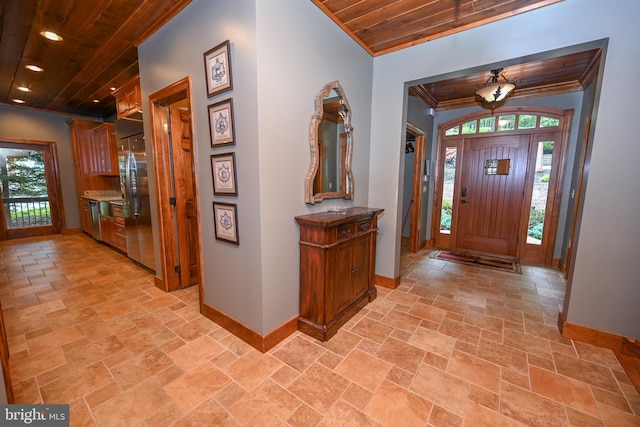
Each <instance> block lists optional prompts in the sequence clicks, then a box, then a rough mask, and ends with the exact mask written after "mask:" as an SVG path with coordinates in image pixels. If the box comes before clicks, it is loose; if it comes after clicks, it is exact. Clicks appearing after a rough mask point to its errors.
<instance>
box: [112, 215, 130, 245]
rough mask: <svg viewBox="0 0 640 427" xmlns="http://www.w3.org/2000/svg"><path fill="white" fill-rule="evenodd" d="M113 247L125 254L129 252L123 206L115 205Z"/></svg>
mask: <svg viewBox="0 0 640 427" xmlns="http://www.w3.org/2000/svg"><path fill="white" fill-rule="evenodd" d="M113 228H114V236H113V237H114V241H113V246H114V247H116V248H118V249H120V250H121V251H123V252H126V251H127V231H126V228H125V225H124V211H123V210H122V205H117V204H114V205H113Z"/></svg>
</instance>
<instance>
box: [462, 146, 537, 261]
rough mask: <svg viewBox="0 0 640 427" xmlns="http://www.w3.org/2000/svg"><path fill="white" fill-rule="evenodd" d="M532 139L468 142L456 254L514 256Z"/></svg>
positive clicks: (464, 156) (463, 173)
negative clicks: (460, 252)
mask: <svg viewBox="0 0 640 427" xmlns="http://www.w3.org/2000/svg"><path fill="white" fill-rule="evenodd" d="M528 148H529V135H506V136H491V137H486V138H475V139H469V140H465V143H464V148H463V155H462V159H461V160H462V162H461V175H460V177H461V179H460V183H459V185H457V186H456V191H458V196H459V216H458V218H459V223H458V233H457V239H456V249H458V250H471V251H478V252H488V253H492V254H498V255H506V256H516V254H517V250H518V242H519V239H518V230H519V227H520V218H521V216H522V206H523V202H524V184H525V179H526V172H527V157H528Z"/></svg>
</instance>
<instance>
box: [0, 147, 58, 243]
mask: <svg viewBox="0 0 640 427" xmlns="http://www.w3.org/2000/svg"><path fill="white" fill-rule="evenodd" d="M17 147H21V148H17ZM52 162H53V159H52V156H51V149H50V147H49V146H48V145H43V146H41V145H36V144H33V145H31V144H29V145H24V144H12V143H5V142H2V143H1V144H0V189H1V190H2V207H1V209H2V217H3V219H4V221H3V222H2V227H1V228H2V237H3V238H4V239H12V238H19V237H29V236H34V235H43V234H52V233H55V232H59V231H60V225H59V220H58V217H59V216H58V215H57V211H56V209H54V208H55V207H56V202H55V199H56V198H55V196H54V202H53V205H54V206H52V200H51V196H52V194H53V193H55V192H52V190H50V188H49V186H48V179H47V178H48V176H50V175H51V173H52V171H51V170H50V169H52V168H53V163H52Z"/></svg>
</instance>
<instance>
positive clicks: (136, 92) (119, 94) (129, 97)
mask: <svg viewBox="0 0 640 427" xmlns="http://www.w3.org/2000/svg"><path fill="white" fill-rule="evenodd" d="M113 96H115V98H116V110H117V113H118V119H131V120H142V96H141V95H140V77H139V76H136V77H134V78H133V79H131V80H129V81H128V82H127V83H125V84H124V85H122V87H121V88H119V89H117V90H116V91H114V92H113Z"/></svg>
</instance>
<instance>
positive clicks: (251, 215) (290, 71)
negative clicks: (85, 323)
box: [138, 0, 373, 334]
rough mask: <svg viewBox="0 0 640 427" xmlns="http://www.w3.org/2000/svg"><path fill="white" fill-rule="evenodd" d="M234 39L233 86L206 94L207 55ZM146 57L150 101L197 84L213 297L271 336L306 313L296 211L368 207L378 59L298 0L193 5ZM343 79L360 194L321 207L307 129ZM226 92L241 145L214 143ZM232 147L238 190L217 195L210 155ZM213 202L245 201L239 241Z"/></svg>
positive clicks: (207, 267) (145, 47)
mask: <svg viewBox="0 0 640 427" xmlns="http://www.w3.org/2000/svg"><path fill="white" fill-rule="evenodd" d="M227 39H229V40H230V41H231V60H232V73H233V90H232V91H230V92H225V93H223V94H220V95H218V96H215V97H213V98H210V99H208V98H207V97H206V88H205V79H204V65H203V56H202V54H203V53H204V52H205V51H207V50H208V49H210V48H212V47H213V46H215V45H217V44H218V43H221V42H223V41H224V40H227ZM138 54H139V62H140V80H141V89H142V95H143V99H147V98H148V96H149V95H150V94H151V93H153V92H155V91H157V90H159V89H161V88H164V87H165V86H168V85H170V84H171V83H173V82H175V81H177V80H179V79H181V78H183V77H185V76H190V78H191V81H192V84H193V86H192V91H193V93H192V97H193V106H194V111H193V112H192V113H193V118H194V130H195V135H194V136H195V141H196V156H197V159H198V160H197V163H198V165H197V167H198V186H199V205H200V218H201V222H200V225H201V233H202V242H203V248H202V249H203V259H204V266H203V268H204V271H203V273H204V300H205V303H207V304H208V305H211V306H213V307H214V308H216V309H218V310H219V311H221V312H223V313H225V314H226V315H228V316H230V317H232V318H234V319H235V320H237V321H239V322H241V323H242V324H244V325H246V326H248V327H250V328H251V329H253V330H254V331H256V332H258V333H261V334H267V333H268V332H270V331H272V330H273V329H274V328H276V327H278V326H280V325H282V324H283V323H285V322H286V321H288V320H290V319H292V318H294V317H295V316H297V315H298V313H299V249H298V240H299V231H298V226H297V224H296V222H295V220H294V217H295V216H297V215H302V214H307V213H310V212H314V211H319V210H326V209H327V208H328V207H329V206H332V205H336V204H343V205H366V203H367V197H368V177H369V170H368V168H369V158H368V152H369V130H370V104H371V81H372V67H373V65H372V64H373V60H372V58H371V57H370V56H369V55H368V54H367V53H366V52H365V51H364V50H363V49H361V48H360V47H359V46H358V45H357V44H356V43H355V42H353V40H351V39H350V38H349V37H348V36H347V35H346V34H344V32H342V30H340V29H339V28H338V27H337V26H336V25H335V24H333V22H332V21H330V20H329V19H328V18H327V17H326V15H324V14H323V13H322V12H321V11H320V10H319V9H318V8H317V7H316V6H314V5H313V3H311V2H300V1H296V0H279V1H277V2H271V1H265V0H258V1H256V0H236V1H233V2H228V1H221V0H220V1H218V0H216V1H212V0H194V1H193V2H192V3H191V4H190V5H189V6H187V7H186V8H185V9H184V10H183V11H181V12H180V13H179V14H178V15H177V16H176V17H175V18H173V19H172V20H171V21H170V22H169V23H168V24H167V25H165V26H164V27H163V28H162V29H160V31H158V32H157V33H156V34H154V35H153V36H152V37H151V38H150V39H149V40H147V41H146V42H144V43H143V44H142V45H141V46H140V47H139V48H138ZM334 80H339V81H340V83H341V85H342V87H343V88H344V90H345V92H346V96H347V98H348V100H349V103H350V105H351V108H352V110H353V121H352V124H353V128H354V141H355V143H354V146H355V152H354V159H353V169H354V181H355V194H356V200H355V201H348V202H347V201H345V200H338V201H327V202H324V203H322V204H320V205H315V206H313V207H311V206H307V205H305V203H304V191H303V190H304V178H305V176H306V173H307V170H308V167H309V162H310V150H309V125H310V123H311V116H312V115H313V113H314V111H315V108H314V99H315V96H316V94H317V93H318V92H319V91H320V90H321V89H322V88H323V87H324V85H325V84H327V83H329V82H331V81H334ZM228 97H232V98H233V106H234V115H235V126H236V141H237V142H236V145H234V146H230V147H224V148H216V149H212V148H211V147H210V142H209V128H208V126H209V124H208V118H207V105H209V104H211V103H213V102H216V101H219V100H222V99H226V98H228ZM145 120H146V121H147V126H148V117H145ZM228 151H233V152H235V153H236V163H237V174H238V193H239V195H238V197H235V198H231V197H213V189H212V182H211V166H210V158H209V156H210V154H213V153H219V152H228ZM154 196H155V195H154ZM213 200H218V201H224V202H230V203H237V205H238V215H239V218H238V226H239V237H240V245H239V246H237V247H236V246H233V245H230V244H227V243H224V242H219V241H216V240H215V238H214V229H213V220H212V219H213V212H212V201H213Z"/></svg>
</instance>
